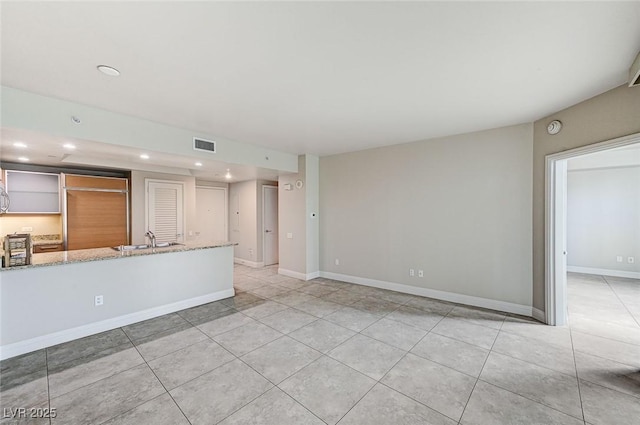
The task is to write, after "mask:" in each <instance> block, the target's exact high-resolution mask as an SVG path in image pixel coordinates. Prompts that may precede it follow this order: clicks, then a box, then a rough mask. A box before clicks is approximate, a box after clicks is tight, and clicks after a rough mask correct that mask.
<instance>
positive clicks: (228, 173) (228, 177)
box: [224, 168, 231, 180]
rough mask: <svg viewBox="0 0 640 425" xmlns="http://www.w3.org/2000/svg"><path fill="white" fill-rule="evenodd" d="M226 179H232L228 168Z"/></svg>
mask: <svg viewBox="0 0 640 425" xmlns="http://www.w3.org/2000/svg"><path fill="white" fill-rule="evenodd" d="M224 178H225V179H227V180H229V179H231V172H229V169H228V168H227V174H225V175H224Z"/></svg>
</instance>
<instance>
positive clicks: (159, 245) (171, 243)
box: [156, 242, 184, 248]
mask: <svg viewBox="0 0 640 425" xmlns="http://www.w3.org/2000/svg"><path fill="white" fill-rule="evenodd" d="M176 245H184V244H183V243H178V242H158V243H157V244H156V248H166V247H168V246H176Z"/></svg>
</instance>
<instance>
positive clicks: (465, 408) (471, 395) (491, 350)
mask: <svg viewBox="0 0 640 425" xmlns="http://www.w3.org/2000/svg"><path fill="white" fill-rule="evenodd" d="M503 324H504V321H503ZM501 328H502V327H501ZM499 335H500V330H498V333H497V334H496V337H495V338H494V339H493V343H492V344H491V348H489V353H488V354H487V357H486V358H485V359H484V362H483V363H482V368H481V369H480V372H479V373H478V377H477V378H476V382H475V383H474V384H473V388H472V389H471V392H470V393H469V398H467V402H466V403H465V404H464V407H463V408H462V413H461V414H460V419H458V423H460V422H462V417H463V416H464V412H465V411H466V410H467V406H469V402H470V401H471V397H473V393H474V391H475V390H476V387H477V386H478V382H480V376H482V372H483V371H484V368H485V366H486V365H487V362H488V361H489V357H490V356H491V353H492V352H493V347H494V345H496V341H497V340H498V336H499ZM483 382H484V381H483Z"/></svg>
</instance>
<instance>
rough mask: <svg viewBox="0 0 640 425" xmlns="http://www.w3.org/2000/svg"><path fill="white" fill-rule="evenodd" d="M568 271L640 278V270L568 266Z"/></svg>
mask: <svg viewBox="0 0 640 425" xmlns="http://www.w3.org/2000/svg"><path fill="white" fill-rule="evenodd" d="M567 271H568V272H572V273H584V274H597V275H601V276H613V277H627V278H630V279H640V272H626V271H623V270H609V269H597V268H593V267H580V266H567Z"/></svg>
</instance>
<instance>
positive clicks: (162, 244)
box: [111, 242, 184, 251]
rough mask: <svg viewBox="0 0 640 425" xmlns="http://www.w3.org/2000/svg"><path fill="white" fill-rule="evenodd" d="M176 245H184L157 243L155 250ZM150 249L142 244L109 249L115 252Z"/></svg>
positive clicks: (149, 246)
mask: <svg viewBox="0 0 640 425" xmlns="http://www.w3.org/2000/svg"><path fill="white" fill-rule="evenodd" d="M176 245H184V244H182V243H178V242H158V243H157V244H156V248H167V247H169V246H176ZM148 248H151V245H147V244H143V245H120V246H112V247H111V249H115V250H116V251H135V250H138V249H148Z"/></svg>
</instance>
